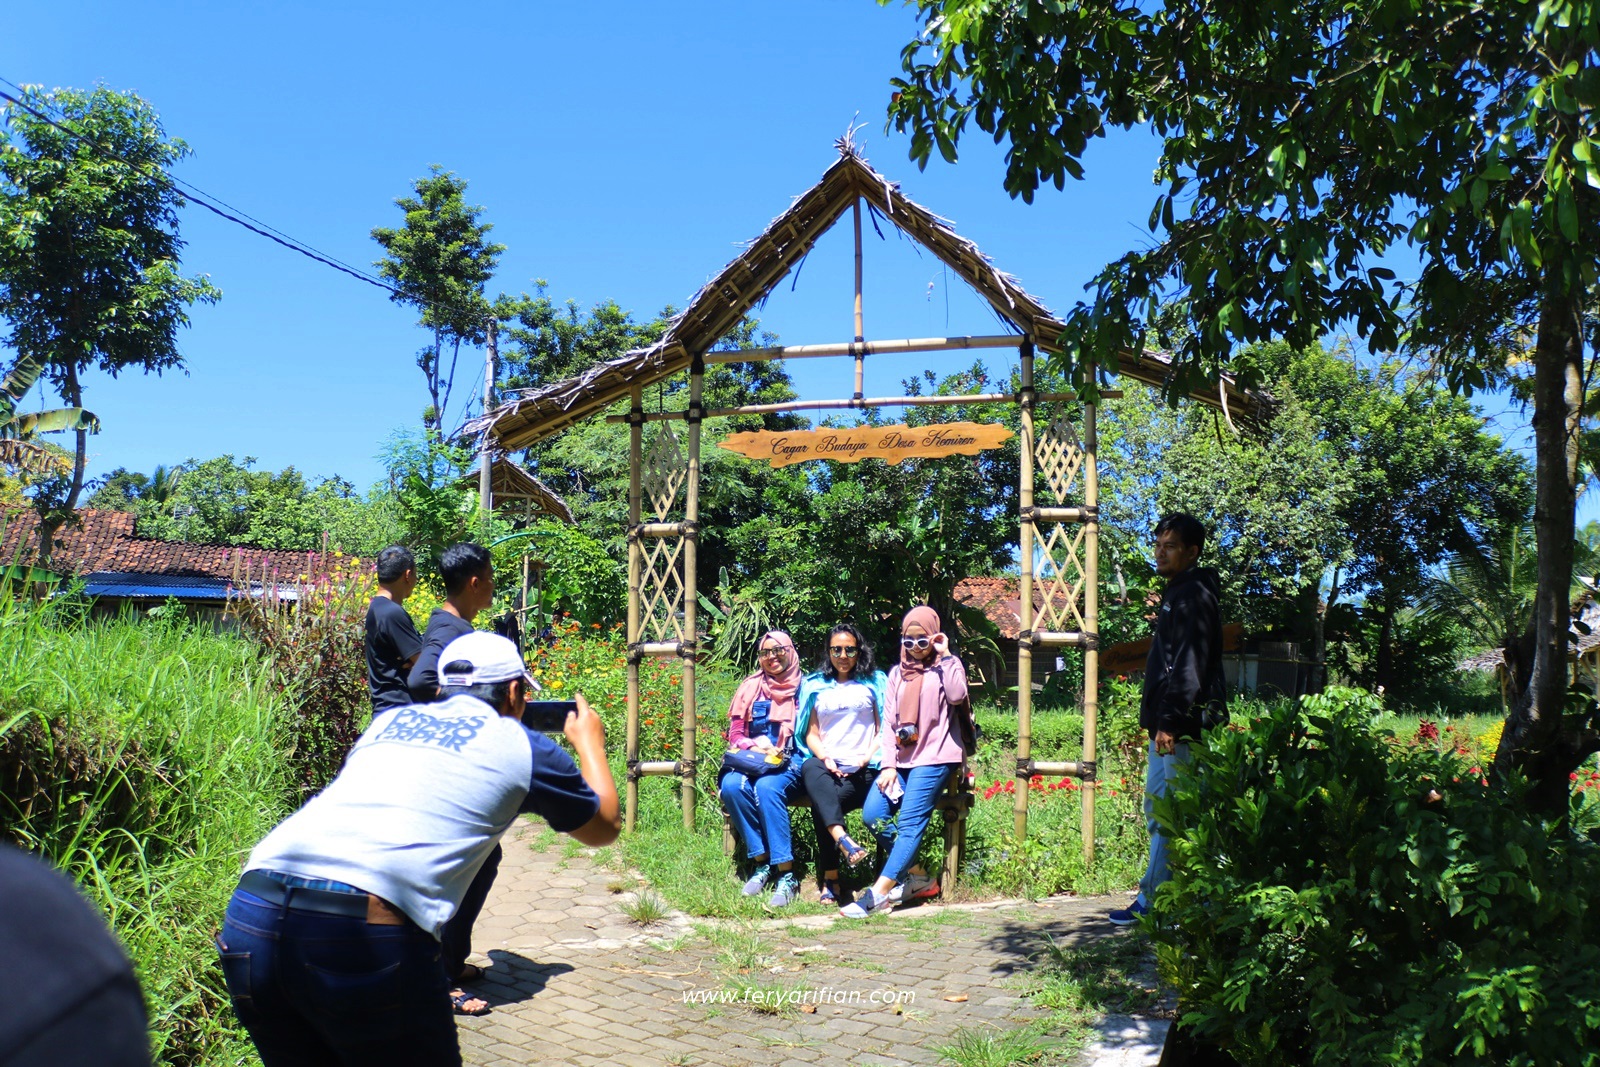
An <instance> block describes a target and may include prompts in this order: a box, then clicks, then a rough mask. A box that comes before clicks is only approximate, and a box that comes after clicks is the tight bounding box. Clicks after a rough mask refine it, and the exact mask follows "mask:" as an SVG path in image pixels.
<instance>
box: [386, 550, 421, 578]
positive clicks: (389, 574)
mask: <svg viewBox="0 0 1600 1067" xmlns="http://www.w3.org/2000/svg"><path fill="white" fill-rule="evenodd" d="M416 569H417V557H416V556H413V555H412V554H411V550H410V549H409V548H407V547H406V546H405V545H390V546H389V547H388V548H386V549H384V550H383V551H382V552H379V553H378V581H380V582H382V583H383V584H384V585H388V584H389V583H390V582H394V581H399V580H400V579H401V578H403V577H404V576H405V573H406V571H414V570H416Z"/></svg>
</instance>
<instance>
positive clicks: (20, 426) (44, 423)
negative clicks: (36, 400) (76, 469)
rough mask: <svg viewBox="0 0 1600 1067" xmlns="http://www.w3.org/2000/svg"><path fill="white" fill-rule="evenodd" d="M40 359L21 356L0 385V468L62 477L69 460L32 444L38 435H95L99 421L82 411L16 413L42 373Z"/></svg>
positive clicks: (55, 452) (67, 467)
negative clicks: (83, 432)
mask: <svg viewBox="0 0 1600 1067" xmlns="http://www.w3.org/2000/svg"><path fill="white" fill-rule="evenodd" d="M44 366H45V361H44V358H43V357H42V356H34V355H24V356H22V357H21V358H20V359H18V360H17V364H16V366H14V367H12V368H11V373H9V374H7V375H6V378H5V381H4V382H3V383H0V464H4V465H5V466H7V467H10V468H12V469H14V470H19V471H23V472H26V473H28V474H36V475H37V474H64V473H66V472H67V471H68V470H70V469H71V466H72V460H71V457H69V456H66V455H63V454H62V453H61V452H60V451H59V450H57V449H54V448H51V447H50V446H49V445H47V444H44V443H43V442H41V441H37V440H34V438H35V437H37V436H38V435H39V434H42V433H61V432H64V431H68V430H87V431H89V432H90V433H98V432H99V430H100V420H99V419H98V418H97V417H96V416H95V415H94V413H93V412H89V411H85V410H84V409H83V408H54V409H52V410H50V411H32V412H18V411H17V405H18V404H19V403H21V402H22V398H23V397H24V396H26V395H27V392H28V390H29V389H31V388H33V383H34V382H36V381H38V380H39V375H40V374H42V373H44Z"/></svg>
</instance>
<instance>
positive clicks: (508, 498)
mask: <svg viewBox="0 0 1600 1067" xmlns="http://www.w3.org/2000/svg"><path fill="white" fill-rule="evenodd" d="M480 462H481V460H480ZM479 469H481V468H479ZM458 484H459V485H461V486H462V487H463V488H471V489H476V488H477V487H478V470H474V471H473V472H472V473H471V474H468V475H467V476H466V477H464V478H462V479H461V481H460V482H459V483H458ZM517 505H521V506H522V507H523V508H524V509H525V510H527V511H529V512H532V513H533V514H543V515H549V516H550V517H551V518H553V519H559V520H561V521H562V522H564V523H566V524H567V525H569V526H571V525H573V522H574V520H573V518H572V509H571V508H569V507H567V502H566V501H565V500H562V499H561V497H560V496H558V495H557V494H556V491H555V490H554V489H551V488H550V487H549V486H548V485H546V484H544V483H543V482H541V481H540V480H539V479H537V478H535V477H534V476H533V475H532V474H530V473H528V472H527V471H526V470H524V469H523V468H522V467H520V466H518V465H517V464H515V463H513V462H511V461H510V460H509V459H507V458H506V457H504V456H496V457H495V460H494V463H493V464H492V465H491V466H490V467H489V509H490V510H491V511H499V510H500V509H501V508H502V507H513V508H514V507H516V506H517Z"/></svg>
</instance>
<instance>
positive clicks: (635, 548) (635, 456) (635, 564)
mask: <svg viewBox="0 0 1600 1067" xmlns="http://www.w3.org/2000/svg"><path fill="white" fill-rule="evenodd" d="M633 414H634V416H635V419H634V422H633V425H631V426H629V427H628V528H629V529H630V530H631V529H633V528H634V527H636V526H638V525H639V516H640V511H641V509H642V506H643V501H642V499H641V498H642V496H643V491H642V489H641V487H640V475H639V468H640V467H642V466H643V465H644V420H643V418H642V416H643V415H644V388H643V387H642V386H638V385H636V386H634V387H633ZM643 569H644V546H643V545H641V544H640V543H639V539H638V538H637V537H630V538H628V738H627V747H626V748H625V749H624V752H625V754H626V758H627V761H628V781H627V786H626V791H627V804H626V809H625V811H624V812H623V817H624V825H625V828H626V830H627V832H628V833H630V834H631V833H633V827H634V823H635V822H636V821H637V819H638V817H639V779H638V778H637V777H635V776H634V773H633V769H634V768H635V767H636V766H638V762H639V652H638V648H637V645H638V643H639V638H640V637H641V636H642V635H641V634H640V632H639V621H640V620H639V607H640V604H639V581H640V578H641V577H642V575H641V573H640V572H641V571H642V570H643Z"/></svg>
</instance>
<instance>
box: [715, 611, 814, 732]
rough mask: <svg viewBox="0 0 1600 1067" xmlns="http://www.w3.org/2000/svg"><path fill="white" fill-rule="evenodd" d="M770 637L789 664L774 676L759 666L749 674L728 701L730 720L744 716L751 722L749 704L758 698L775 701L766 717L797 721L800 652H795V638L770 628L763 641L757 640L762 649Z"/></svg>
mask: <svg viewBox="0 0 1600 1067" xmlns="http://www.w3.org/2000/svg"><path fill="white" fill-rule="evenodd" d="M768 638H771V639H772V641H773V642H774V643H775V644H777V646H778V647H779V648H781V649H783V650H784V651H785V652H787V653H788V656H787V659H788V666H786V667H784V669H783V673H782V674H779V675H778V676H776V677H774V676H772V675H770V674H768V673H767V672H766V670H765V669H764V668H761V667H757V668H756V671H755V673H754V674H752V675H749V676H748V677H746V678H745V680H744V681H743V682H741V683H739V688H738V690H737V691H735V693H734V694H733V699H732V700H731V701H729V703H728V717H729V718H730V719H743V720H744V721H745V722H749V721H750V705H752V704H754V703H755V702H756V701H758V700H770V701H772V710H771V711H770V712H768V713H767V718H768V719H769V720H770V721H772V722H776V723H792V722H794V712H795V704H794V695H795V691H796V690H798V689H799V688H800V654H799V653H798V652H796V651H795V647H794V640H793V639H792V638H790V636H789V635H788V634H786V633H784V632H783V631H782V630H770V631H768V632H767V633H764V634H762V635H761V640H760V641H757V642H756V647H757V648H760V647H761V646H762V645H764V644H766V643H767V639H768Z"/></svg>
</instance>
